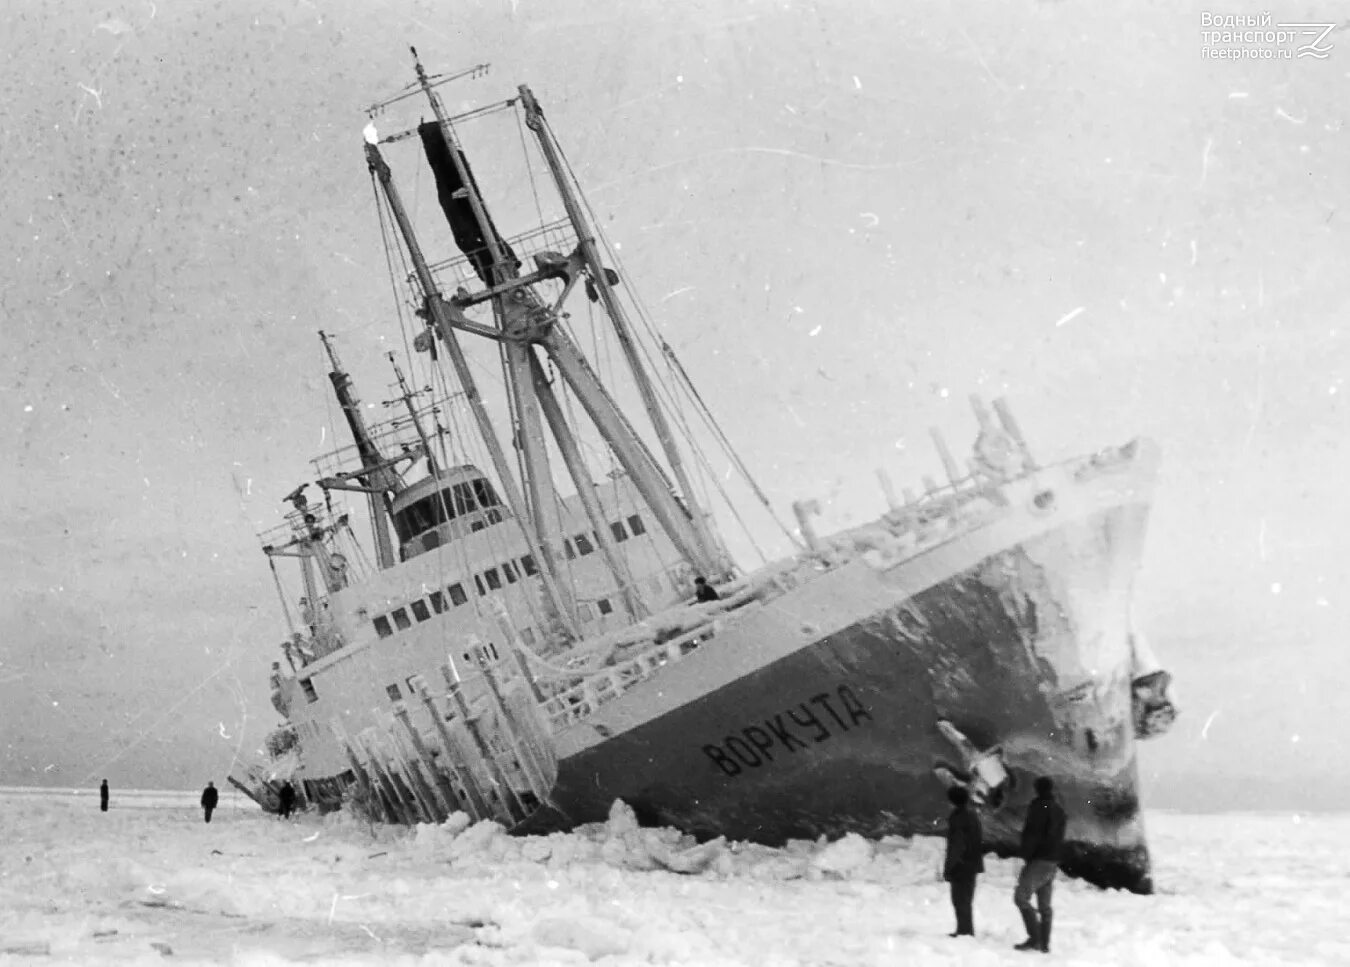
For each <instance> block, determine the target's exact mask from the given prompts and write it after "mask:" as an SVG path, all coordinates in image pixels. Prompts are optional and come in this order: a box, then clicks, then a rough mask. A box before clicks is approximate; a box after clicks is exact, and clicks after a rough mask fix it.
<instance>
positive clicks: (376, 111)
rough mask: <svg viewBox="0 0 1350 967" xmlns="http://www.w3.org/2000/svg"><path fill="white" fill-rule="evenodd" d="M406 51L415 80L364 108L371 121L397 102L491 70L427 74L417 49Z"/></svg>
mask: <svg viewBox="0 0 1350 967" xmlns="http://www.w3.org/2000/svg"><path fill="white" fill-rule="evenodd" d="M408 50H409V51H411V52H412V57H413V67H414V69H415V70H416V71H417V80H416V81H414V82H413V83H411V84H409V85H407V86H406V87H404V88H403V89H402V90H400V91H399V92H398V93H397V94H395V95H394V96H393V97H390V98H387V99H385V100H383V101H376V102H375V103H374V104H372V105H371V106H370V107H368V108H366V116H367V117H369V118H371V119H372V120H373V119H374V118H376V117H378V116H379V115H381V114H383V113H384V110H385V108H387V107H389V105H391V104H397V103H398V102H399V101H402V100H404V99H405V98H409V97H413V96H414V95H416V94H420V93H422V92H423V91H424V90H431V89H433V88H437V87H440V86H441V85H442V84H449V83H451V82H452V81H458V80H463V79H464V78H466V77H467V78H468V79H469V80H478V79H479V78H481V77H486V76H487V75H488V73H489V72H490V71H491V70H492V65H491V64H474V65H473V66H472V67H466V68H464V70H461V71H456V72H454V73H453V74H427V72H426V71H425V70H424V69H423V67H422V62H421V60H420V59H419V57H418V55H417V48H416V47H412V46H409V47H408ZM424 85H425V86H424Z"/></svg>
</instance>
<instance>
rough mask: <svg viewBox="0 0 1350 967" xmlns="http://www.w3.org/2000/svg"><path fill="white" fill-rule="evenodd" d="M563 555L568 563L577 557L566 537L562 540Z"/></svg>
mask: <svg viewBox="0 0 1350 967" xmlns="http://www.w3.org/2000/svg"><path fill="white" fill-rule="evenodd" d="M563 554H564V555H566V557H567V559H568V560H569V561H572V560H575V559H576V556H577V552H576V551H574V550H572V542H571V541H569V540H568V539H567V538H566V537H564V538H563Z"/></svg>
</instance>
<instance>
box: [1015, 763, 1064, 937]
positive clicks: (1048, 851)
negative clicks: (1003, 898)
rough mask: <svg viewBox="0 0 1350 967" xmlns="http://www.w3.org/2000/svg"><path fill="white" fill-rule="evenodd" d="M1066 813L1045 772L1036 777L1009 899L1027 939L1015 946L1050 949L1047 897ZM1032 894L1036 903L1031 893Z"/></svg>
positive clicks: (1056, 867)
mask: <svg viewBox="0 0 1350 967" xmlns="http://www.w3.org/2000/svg"><path fill="white" fill-rule="evenodd" d="M1066 822H1067V817H1066V816H1065V814H1064V807H1063V806H1061V805H1060V804H1059V801H1058V800H1057V799H1055V783H1054V781H1053V780H1052V779H1051V778H1050V777H1049V776H1041V777H1040V778H1039V779H1037V780H1036V798H1035V799H1033V800H1032V801H1031V805H1030V806H1028V807H1027V821H1026V823H1025V824H1024V825H1023V826H1022V859H1024V860H1025V861H1026V865H1025V866H1023V867H1022V874H1021V875H1020V876H1019V877H1018V878H1017V889H1016V890H1015V891H1014V892H1013V902H1014V903H1016V904H1017V909H1018V910H1020V911H1021V913H1022V923H1024V924H1025V925H1026V928H1027V939H1026V940H1024V941H1023V942H1022V943H1020V944H1017V949H1018V950H1039V951H1041V952H1042V953H1047V954H1048V953H1049V952H1050V924H1051V921H1052V918H1053V916H1054V914H1053V912H1052V910H1051V908H1050V899H1051V896H1052V894H1053V893H1054V889H1055V874H1056V873H1057V872H1059V860H1060V854H1061V852H1062V851H1063V849H1064V826H1065V824H1066ZM1033 893H1034V894H1036V907H1039V908H1040V917H1039V918H1038V917H1037V916H1036V907H1033V906H1032V905H1031V895H1032V894H1033Z"/></svg>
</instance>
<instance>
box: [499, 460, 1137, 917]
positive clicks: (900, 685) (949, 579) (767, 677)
mask: <svg viewBox="0 0 1350 967" xmlns="http://www.w3.org/2000/svg"><path fill="white" fill-rule="evenodd" d="M1152 463H1153V459H1152V457H1151V454H1145V455H1144V456H1143V457H1142V458H1141V457H1140V455H1139V454H1137V453H1136V454H1135V455H1134V459H1132V460H1131V461H1129V463H1128V465H1126V466H1122V467H1118V468H1117V469H1116V471H1115V472H1114V473H1110V474H1107V475H1106V476H1105V477H1104V478H1103V479H1099V480H1097V481H1095V482H1092V481H1089V482H1087V483H1080V484H1077V485H1076V488H1065V489H1063V490H1060V491H1058V497H1059V502H1060V504H1061V505H1065V506H1061V507H1059V508H1058V509H1056V510H1053V511H1051V512H1050V513H1048V514H1045V515H1043V516H1041V515H1037V514H1035V513H1034V512H1028V511H1025V510H1020V511H1019V510H1013V511H1010V512H1008V514H1006V515H1005V516H1004V518H1003V519H1001V520H999V521H997V522H995V523H991V524H988V525H985V526H984V527H983V528H980V529H977V530H975V531H974V532H972V533H969V534H967V535H964V536H958V537H955V538H953V539H952V540H951V541H949V542H948V543H946V544H943V545H941V546H939V547H936V548H934V549H933V550H932V551H929V552H927V553H922V554H919V555H916V556H915V557H914V558H912V559H910V560H907V561H904V562H902V563H900V564H898V565H897V566H895V567H893V568H891V569H888V570H883V571H878V570H877V569H875V568H874V567H872V566H869V565H868V564H867V563H864V562H861V561H859V562H854V563H852V564H849V565H846V566H844V567H842V568H839V569H838V570H835V571H832V572H830V573H828V574H825V575H823V576H821V577H819V578H818V579H816V580H814V581H812V582H811V583H809V584H807V585H805V586H804V587H802V588H800V589H797V590H796V591H795V592H792V593H789V594H787V595H784V596H783V597H781V598H778V599H775V600H774V601H772V602H770V603H769V604H767V605H766V606H765V607H764V608H763V609H762V610H761V611H760V612H759V613H758V614H756V615H754V616H751V617H748V618H747V619H746V620H744V621H743V622H741V623H740V624H739V625H737V626H736V627H733V628H730V629H728V630H726V631H725V632H723V633H719V635H718V637H717V639H715V640H714V642H713V643H710V644H709V645H707V646H705V647H704V650H703V651H702V652H701V653H696V654H695V655H693V656H690V657H689V658H687V659H685V660H684V661H682V662H680V663H678V664H677V665H676V666H674V667H671V668H669V669H667V670H666V671H665V672H664V673H663V674H662V675H661V676H659V677H657V678H655V679H653V680H651V681H649V682H646V683H643V684H642V685H641V686H638V687H635V688H633V689H631V690H630V691H628V692H627V693H625V694H624V695H623V696H622V697H621V698H619V699H617V700H615V701H613V702H610V703H608V704H606V705H604V706H602V707H601V709H600V710H599V711H597V712H596V713H595V714H594V715H593V716H592V717H591V718H590V719H589V720H588V722H587V723H586V724H583V725H578V726H577V727H575V728H574V729H572V730H570V731H569V732H567V733H565V734H563V735H560V736H559V737H558V775H557V780H556V783H555V784H554V787H553V790H552V793H551V795H550V796H549V797H548V801H547V803H546V804H545V805H544V807H543V808H541V809H540V810H539V811H538V812H536V813H535V814H534V815H533V816H532V817H530V818H529V819H528V820H526V821H525V822H524V823H523V824H521V826H520V827H518V828H519V830H520V831H522V832H547V831H552V830H564V829H569V828H572V827H574V826H576V825H578V824H581V823H586V822H593V821H598V820H602V819H604V818H605V816H606V815H607V813H608V811H609V808H610V806H611V804H612V803H613V801H614V800H615V799H622V800H624V801H625V802H627V803H628V804H629V805H631V806H632V807H633V808H634V810H635V811H636V813H637V815H638V816H639V818H640V819H642V820H644V821H645V822H649V823H654V824H662V825H670V826H675V827H678V828H680V829H683V830H685V831H687V832H690V833H693V834H696V835H698V836H701V837H712V836H716V835H724V836H727V837H730V838H733V839H743V840H751V841H756V842H760V843H765V844H769V845H780V844H782V843H783V842H785V841H786V840H788V839H792V838H815V837H819V836H827V837H835V836H839V835H842V834H844V833H846V832H856V833H860V834H862V835H864V836H869V837H879V836H884V835H888V834H902V835H912V834H935V833H939V832H941V831H942V829H943V824H944V822H945V818H946V814H947V812H948V810H949V808H950V807H949V806H948V805H947V803H946V798H945V794H944V791H945V785H944V782H943V780H942V779H941V778H940V771H941V770H942V769H944V768H945V769H947V770H948V771H949V772H950V773H952V774H955V775H956V776H958V777H961V776H963V775H966V773H965V771H964V766H966V765H968V763H963V762H962V758H961V755H960V752H959V750H958V749H957V748H956V747H954V745H953V742H952V741H951V740H950V739H949V738H948V737H947V736H946V735H945V734H944V732H943V730H942V729H940V728H939V727H938V723H939V722H947V723H950V724H951V725H953V726H955V727H956V729H958V730H959V731H960V732H961V733H963V734H964V735H965V736H966V737H967V738H968V739H969V740H970V741H971V743H972V744H973V745H974V746H975V747H976V748H979V749H988V748H991V747H999V748H1000V749H1001V754H1002V761H1003V763H1004V765H1005V766H1006V768H1007V772H1008V774H1009V782H1008V784H1007V786H1006V788H1005V789H1003V790H1000V797H1001V801H999V802H997V803H989V804H987V805H986V808H985V809H984V811H983V815H984V828H985V837H986V843H987V845H988V846H989V847H990V848H991V849H993V850H994V851H996V852H998V853H1001V854H1005V855H1006V854H1013V853H1015V852H1016V849H1017V845H1018V836H1019V832H1020V829H1021V824H1022V819H1023V817H1024V816H1025V807H1026V804H1027V803H1028V802H1029V801H1030V800H1031V798H1032V795H1033V793H1032V779H1034V778H1035V776H1037V775H1050V776H1052V777H1054V779H1055V780H1056V786H1057V789H1058V794H1059V795H1060V796H1061V798H1062V800H1063V802H1064V805H1065V808H1066V810H1067V812H1068V814H1069V826H1068V842H1067V846H1066V855H1065V859H1064V862H1063V864H1062V866H1063V868H1064V870H1065V872H1067V873H1069V874H1070V875H1076V876H1081V877H1083V878H1084V879H1087V880H1089V881H1091V882H1093V883H1096V884H1099V885H1102V886H1108V887H1122V888H1126V889H1129V890H1132V891H1135V892H1143V893H1146V892H1150V891H1151V888H1152V887H1151V880H1150V869H1149V856H1148V848H1147V844H1146V840H1145V834H1144V826H1143V821H1142V816H1141V814H1140V806H1139V795H1138V782H1137V772H1136V757H1135V735H1134V729H1133V726H1132V714H1131V680H1132V676H1133V671H1134V662H1133V660H1132V653H1131V642H1130V632H1129V627H1128V623H1129V615H1128V603H1129V585H1130V579H1131V576H1132V574H1133V572H1134V569H1135V566H1136V564H1137V562H1138V555H1139V550H1140V545H1141V541H1142V535H1143V531H1144V525H1145V521H1146V517H1147V512H1148V504H1147V500H1146V490H1147V486H1148V483H1149V480H1150V479H1151V476H1152ZM1075 489H1077V490H1078V491H1079V492H1077V493H1075V492H1074V490H1075ZM1038 492H1039V493H1043V492H1044V491H1038ZM887 599H889V601H888V600H887ZM848 613H853V614H857V613H863V614H865V615H866V617H863V618H861V619H858V620H847V619H843V620H841V619H840V618H839V615H841V614H848ZM831 624H841V625H842V626H841V627H839V628H838V629H837V630H830V631H828V633H825V634H819V635H818V634H815V629H817V628H821V629H822V630H826V629H827V628H828V626H829V625H831ZM794 638H795V639H796V641H795V642H794V641H793V639H794ZM803 638H806V639H807V640H805V641H803V640H802V639H803ZM766 652H767V653H769V655H770V657H769V659H768V660H767V661H761V660H760V659H761V658H762V657H763V656H764V654H765V653H766ZM746 666H756V667H753V668H746V670H745V672H744V674H737V672H738V671H740V670H741V668H745V667H746ZM718 677H722V678H726V679H727V680H726V681H725V683H724V684H722V685H721V686H720V687H717V686H714V687H711V688H709V687H708V686H709V685H710V684H711V680H712V679H715V678H718ZM681 694H684V695H690V696H693V697H691V698H690V700H689V701H687V702H679V701H678V696H679V695H681ZM672 699H675V700H673V701H672ZM652 709H658V710H659V711H658V713H657V714H654V715H651V714H648V713H649V712H650V711H651V710H652Z"/></svg>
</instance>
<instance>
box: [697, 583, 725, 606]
mask: <svg viewBox="0 0 1350 967" xmlns="http://www.w3.org/2000/svg"><path fill="white" fill-rule="evenodd" d="M694 600H695V601H697V602H698V603H699V604H704V603H706V602H708V601H720V600H722V596H721V595H720V594H718V593H717V591H716V589H714V588H713V586H712V585H711V584H709V583H708V579H707V578H702V577H698V578H694Z"/></svg>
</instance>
